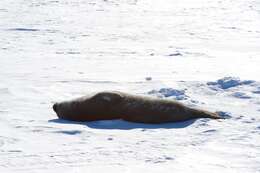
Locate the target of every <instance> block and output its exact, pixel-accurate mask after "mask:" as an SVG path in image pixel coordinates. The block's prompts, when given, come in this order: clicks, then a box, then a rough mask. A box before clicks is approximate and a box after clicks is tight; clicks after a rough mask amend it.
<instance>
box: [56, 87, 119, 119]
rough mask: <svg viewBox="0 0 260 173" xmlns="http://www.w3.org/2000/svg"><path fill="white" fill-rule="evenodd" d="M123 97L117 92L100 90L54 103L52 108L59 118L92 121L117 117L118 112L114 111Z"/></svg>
mask: <svg viewBox="0 0 260 173" xmlns="http://www.w3.org/2000/svg"><path fill="white" fill-rule="evenodd" d="M122 99H123V97H122V96H121V95H120V93H117V92H100V93H97V94H95V95H92V96H85V97H81V98H78V99H75V100H71V101H65V102H60V103H55V104H54V105H53V110H54V111H55V112H56V114H57V116H58V117H59V118H61V119H66V120H72V121H92V120H99V119H100V120H101V119H102V120H103V119H117V118H120V117H119V113H117V112H116V111H114V109H113V107H116V106H117V105H118V104H119V103H120V102H121V101H122Z"/></svg>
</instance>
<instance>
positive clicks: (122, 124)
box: [49, 119, 196, 130]
mask: <svg viewBox="0 0 260 173" xmlns="http://www.w3.org/2000/svg"><path fill="white" fill-rule="evenodd" d="M195 121H196V119H193V120H188V121H182V122H175V123H162V124H143V123H132V122H127V121H124V120H102V121H91V122H78V121H68V120H63V119H53V120H49V122H51V123H60V124H79V125H86V126H88V127H89V128H93V129H103V130H113V129H119V130H131V129H179V128H185V127H188V126H190V125H192V124H193V123H194V122H195Z"/></svg>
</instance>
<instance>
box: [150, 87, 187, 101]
mask: <svg viewBox="0 0 260 173" xmlns="http://www.w3.org/2000/svg"><path fill="white" fill-rule="evenodd" d="M148 94H152V95H156V96H159V97H174V98H175V99H176V100H187V98H188V97H189V96H187V95H186V94H185V90H177V89H173V88H161V89H160V90H152V91H149V92H148Z"/></svg>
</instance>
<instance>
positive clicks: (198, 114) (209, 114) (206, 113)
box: [194, 109, 224, 119]
mask: <svg viewBox="0 0 260 173" xmlns="http://www.w3.org/2000/svg"><path fill="white" fill-rule="evenodd" d="M194 114H195V118H212V119H224V117H222V116H220V115H219V114H218V113H217V112H216V113H215V112H209V111H205V110H200V109H194Z"/></svg>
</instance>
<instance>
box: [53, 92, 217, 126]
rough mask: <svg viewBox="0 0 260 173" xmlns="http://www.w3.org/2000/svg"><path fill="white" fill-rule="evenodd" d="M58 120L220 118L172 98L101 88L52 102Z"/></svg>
mask: <svg viewBox="0 0 260 173" xmlns="http://www.w3.org/2000/svg"><path fill="white" fill-rule="evenodd" d="M53 110H54V111H55V112H56V114H57V116H58V117H59V118H61V119H65V120H71V121H96V120H112V119H123V120H125V121H130V122H137V123H150V124H158V123H168V122H179V121H186V120H190V119H195V118H212V119H221V118H222V117H221V116H219V115H218V114H217V113H213V112H209V111H206V110H202V109H196V108H191V107H188V106H185V105H184V104H182V103H179V102H177V101H174V100H168V99H160V98H153V97H147V96H140V95H132V94H127V93H123V92H117V91H104V92H99V93H96V94H94V95H90V96H84V97H80V98H77V99H74V100H70V101H64V102H60V103H55V104H54V105H53Z"/></svg>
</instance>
